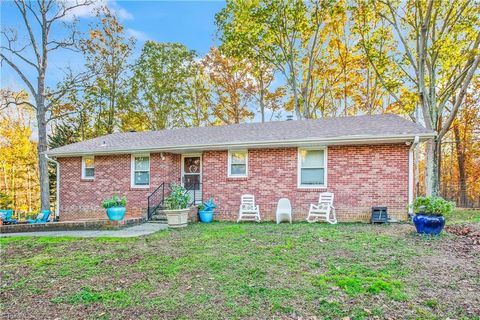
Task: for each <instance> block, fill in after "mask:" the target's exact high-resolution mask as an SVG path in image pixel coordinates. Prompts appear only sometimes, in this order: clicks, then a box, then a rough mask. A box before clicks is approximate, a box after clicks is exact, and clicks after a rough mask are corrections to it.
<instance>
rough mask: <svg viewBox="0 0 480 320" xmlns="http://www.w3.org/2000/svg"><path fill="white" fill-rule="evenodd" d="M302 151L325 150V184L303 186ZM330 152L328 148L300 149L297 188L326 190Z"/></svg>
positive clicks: (298, 153)
mask: <svg viewBox="0 0 480 320" xmlns="http://www.w3.org/2000/svg"><path fill="white" fill-rule="evenodd" d="M302 150H307V151H308V150H323V169H324V170H323V175H324V177H323V184H302V158H301V156H300V152H301V151H302ZM327 159H328V150H327V147H308V148H298V151H297V187H298V188H299V189H326V188H327V178H328V163H327Z"/></svg>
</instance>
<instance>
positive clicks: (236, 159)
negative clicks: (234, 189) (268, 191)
mask: <svg viewBox="0 0 480 320" xmlns="http://www.w3.org/2000/svg"><path fill="white" fill-rule="evenodd" d="M247 172H248V151H247V150H243V151H229V152H228V176H229V177H246V176H247Z"/></svg>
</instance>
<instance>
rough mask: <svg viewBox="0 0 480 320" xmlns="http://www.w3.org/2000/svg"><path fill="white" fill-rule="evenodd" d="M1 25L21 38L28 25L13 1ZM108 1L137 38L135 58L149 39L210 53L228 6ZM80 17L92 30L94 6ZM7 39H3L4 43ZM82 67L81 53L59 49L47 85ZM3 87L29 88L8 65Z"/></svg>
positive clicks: (85, 27)
mask: <svg viewBox="0 0 480 320" xmlns="http://www.w3.org/2000/svg"><path fill="white" fill-rule="evenodd" d="M0 2H1V4H0V6H1V26H2V28H5V27H7V28H15V29H18V34H19V38H20V39H23V37H25V35H26V34H25V28H24V26H23V24H22V23H21V20H20V19H21V17H20V16H19V14H18V13H17V9H16V7H15V6H14V4H13V3H12V2H11V1H2V0H0ZM102 3H105V4H107V5H108V6H109V7H110V8H111V9H112V10H114V11H115V12H117V14H118V16H119V17H120V20H121V22H122V24H123V25H124V26H125V29H126V32H127V33H128V34H129V35H132V36H135V37H136V38H137V45H136V50H135V52H134V54H133V56H132V58H133V59H134V58H136V57H137V56H138V55H139V53H140V50H141V48H142V46H143V43H144V42H145V41H146V40H155V41H159V42H180V43H183V44H185V45H186V46H187V47H188V48H189V49H193V50H196V51H197V52H198V53H199V54H200V55H204V54H205V53H207V52H208V50H209V48H210V47H212V46H214V45H218V40H216V38H215V32H216V28H215V24H214V17H215V13H217V12H218V11H220V10H221V9H222V7H223V6H224V2H223V1H119V0H116V1H115V0H99V1H98V3H97V5H100V4H102ZM76 15H77V17H78V19H79V24H78V28H79V29H80V30H81V31H86V30H88V26H89V24H90V23H92V22H93V19H92V17H91V16H92V8H82V9H80V10H79V11H77V12H76ZM63 33H64V30H62V28H61V27H60V28H57V29H54V30H53V31H52V38H58V37H61V35H62V34H63ZM3 41H4V39H3V38H2V43H3ZM81 66H82V58H81V56H80V55H79V54H75V53H72V52H70V51H66V50H59V51H58V52H56V53H55V54H52V55H51V56H50V64H49V70H48V75H49V77H48V78H47V82H48V83H47V84H48V85H50V86H54V85H55V83H56V82H58V81H60V80H61V79H62V77H63V71H62V70H64V69H65V68H66V67H71V68H72V69H75V68H78V67H81ZM22 67H23V69H24V70H25V73H26V74H27V76H28V77H29V78H32V77H33V76H34V75H35V73H33V70H31V69H29V68H28V67H27V66H25V65H22ZM1 86H2V88H3V87H11V88H13V89H17V90H18V89H21V88H25V86H24V85H23V83H22V81H21V80H20V78H18V77H17V75H16V74H15V73H14V71H13V70H12V69H11V68H10V67H9V66H7V65H5V64H3V65H2V66H1Z"/></svg>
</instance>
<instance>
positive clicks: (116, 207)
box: [102, 195, 127, 221]
mask: <svg viewBox="0 0 480 320" xmlns="http://www.w3.org/2000/svg"><path fill="white" fill-rule="evenodd" d="M126 205H127V198H126V197H122V198H120V197H119V196H117V195H114V196H113V197H111V198H108V199H105V200H103V202H102V207H104V208H105V209H107V216H108V219H110V220H111V221H119V220H123V218H124V217H125V211H126V208H125V206H126Z"/></svg>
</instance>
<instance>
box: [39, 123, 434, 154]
mask: <svg viewBox="0 0 480 320" xmlns="http://www.w3.org/2000/svg"><path fill="white" fill-rule="evenodd" d="M416 135H418V136H420V138H422V139H423V140H425V139H428V138H430V137H432V136H434V135H435V133H434V132H433V131H430V130H427V129H425V128H424V127H422V126H421V125H419V124H416V123H413V122H411V121H409V120H407V119H404V118H402V117H399V116H397V115H391V114H384V115H373V116H367V115H364V116H355V117H338V118H322V119H318V120H294V121H275V122H266V123H243V124H235V125H225V126H211V127H200V128H198V127H191V128H176V129H169V130H161V131H144V132H123V133H113V134H110V135H106V136H102V137H98V138H95V139H91V140H87V141H82V142H78V143H73V144H70V145H66V146H63V147H60V148H55V149H52V150H50V151H47V154H48V155H51V156H69V155H80V154H109V153H126V152H140V151H145V152H146V151H181V150H184V151H185V150H208V149H220V148H223V149H227V148H231V147H240V146H245V147H269V146H281V145H285V146H287V145H291V146H293V145H302V144H306V143H317V144H318V143H324V144H342V143H343V144H345V143H349V142H356V143H378V142H379V141H380V140H384V141H392V142H393V141H398V142H401V141H407V140H409V139H412V138H413V137H414V136H416Z"/></svg>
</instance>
